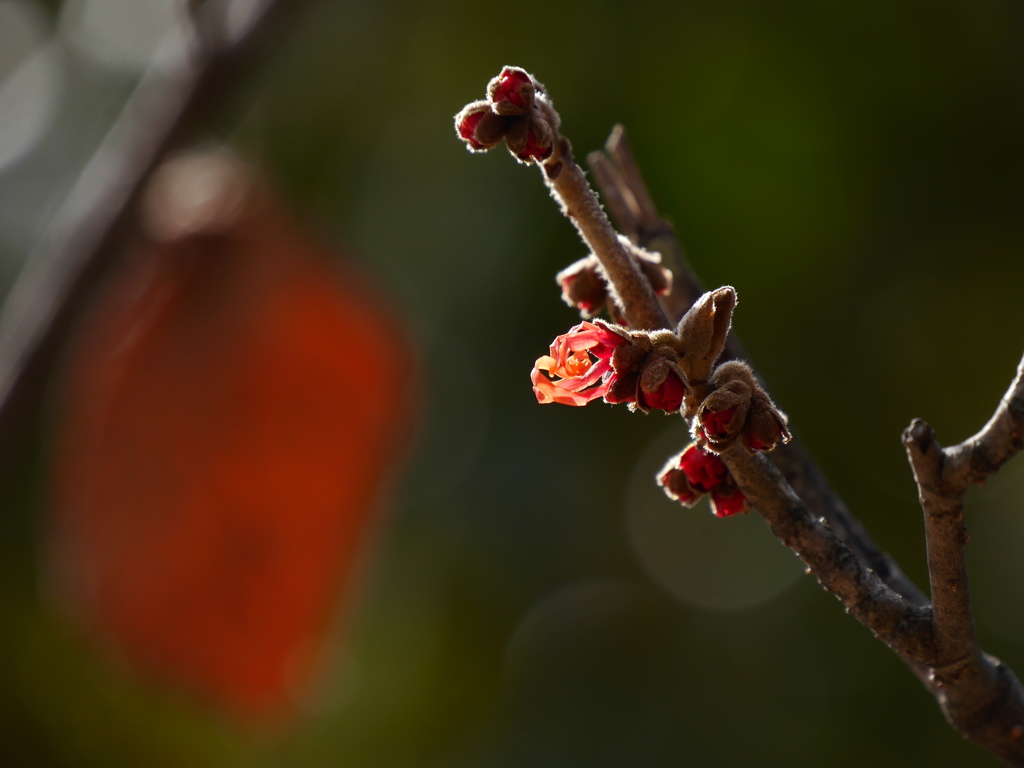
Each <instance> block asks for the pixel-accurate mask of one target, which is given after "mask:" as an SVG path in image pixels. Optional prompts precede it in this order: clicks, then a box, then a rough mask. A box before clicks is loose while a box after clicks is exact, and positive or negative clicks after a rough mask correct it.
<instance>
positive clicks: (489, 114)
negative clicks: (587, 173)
mask: <svg viewBox="0 0 1024 768" xmlns="http://www.w3.org/2000/svg"><path fill="white" fill-rule="evenodd" d="M558 124H559V118H558V113H557V112H555V110H554V107H552V106H551V102H550V101H548V98H547V96H545V94H544V86H543V85H541V84H540V83H539V82H537V80H536V79H534V78H533V76H532V75H530V74H529V73H528V72H527V71H526V70H525V69H520V68H519V67H505V68H504V69H502V70H501V73H500V74H499V75H498V76H497V77H495V78H494V79H493V80H491V81H490V82H489V83H488V84H487V98H486V99H483V100H481V101H474V102H472V103H470V104H467V105H466V106H465V107H463V109H462V111H461V112H459V114H457V115H456V116H455V131H456V132H457V133H458V134H459V138H461V139H462V140H463V141H465V142H466V146H467V148H468V149H469V150H470V151H471V152H486V151H487V150H488V149H490V148H491V147H494V146H496V145H497V144H498V143H500V142H501V140H502V139H504V140H505V144H506V145H507V146H508V150H509V152H511V153H512V156H513V157H515V158H516V159H517V160H519V161H520V162H523V163H530V162H540V161H543V160H547V159H548V158H549V157H551V153H552V152H553V151H554V147H555V141H556V137H557V135H558Z"/></svg>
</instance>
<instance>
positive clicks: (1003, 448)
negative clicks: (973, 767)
mask: <svg viewBox="0 0 1024 768" xmlns="http://www.w3.org/2000/svg"><path fill="white" fill-rule="evenodd" d="M1022 430H1024V360H1022V361H1021V363H1020V365H1019V366H1018V369H1017V376H1016V378H1015V379H1014V381H1013V383H1012V384H1011V385H1010V388H1009V390H1008V391H1007V393H1006V394H1005V395H1004V396H1003V399H1002V400H1001V401H1000V403H999V406H998V407H997V408H996V411H995V413H994V414H993V416H992V418H991V419H990V420H989V422H988V424H986V425H985V427H984V428H983V429H982V430H981V431H980V432H979V433H978V434H976V435H974V436H973V437H971V438H969V439H967V440H965V441H964V442H963V443H961V444H960V445H957V446H954V447H952V448H943V447H942V446H941V445H940V444H939V442H938V440H936V438H935V433H934V431H933V430H932V428H931V427H930V426H928V424H926V423H925V422H924V421H922V420H920V419H915V420H914V421H913V422H912V423H911V425H910V426H909V427H908V428H907V430H906V431H905V432H904V433H903V444H904V447H905V448H906V450H907V458H908V459H909V461H910V466H911V468H912V470H913V472H914V481H915V482H916V483H917V487H918V496H919V499H920V502H921V509H922V510H923V512H924V528H925V542H926V546H927V557H928V578H929V584H930V587H931V593H932V603H933V606H934V635H935V649H936V658H935V660H934V661H933V662H932V664H931V667H932V677H931V680H930V683H931V685H930V687H931V688H932V690H933V693H934V694H935V695H936V698H937V699H938V700H939V704H940V705H941V706H942V709H943V712H944V713H945V714H946V717H947V718H948V719H949V721H950V722H951V723H952V724H953V725H955V726H956V727H957V728H958V729H959V730H960V731H961V732H962V733H963V734H964V735H965V736H967V737H968V738H970V739H972V740H974V741H977V742H979V743H980V744H983V745H984V746H986V747H987V748H989V749H990V750H992V751H993V752H995V753H996V754H998V755H1000V756H1001V757H1003V759H1005V760H1007V761H1008V762H1010V763H1011V764H1012V765H1024V689H1022V687H1021V684H1020V682H1019V681H1018V680H1017V678H1016V676H1015V675H1014V674H1013V672H1012V671H1011V670H1010V669H1009V668H1007V667H1006V666H1005V665H1003V664H1002V663H1001V662H1000V661H999V660H998V659H996V658H994V657H992V656H989V655H987V654H985V653H984V652H982V650H981V648H979V647H978V642H977V638H976V636H975V630H974V616H973V613H972V611H971V598H970V590H969V588H968V581H967V560H966V555H965V548H966V544H967V541H968V536H967V530H966V529H965V527H964V497H965V495H966V493H967V489H968V488H969V487H970V486H971V485H974V484H980V483H981V482H983V481H984V480H985V479H986V478H987V477H989V476H990V475H992V474H994V473H995V472H996V471H998V470H999V468H1000V467H1001V466H1002V465H1003V464H1005V463H1006V462H1007V461H1009V459H1010V458H1012V457H1013V456H1014V455H1015V454H1016V453H1017V452H1018V451H1020V449H1021V432H1022Z"/></svg>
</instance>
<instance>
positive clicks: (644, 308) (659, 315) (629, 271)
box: [542, 136, 671, 331]
mask: <svg viewBox="0 0 1024 768" xmlns="http://www.w3.org/2000/svg"><path fill="white" fill-rule="evenodd" d="M555 141H556V147H557V150H556V151H555V152H554V154H552V156H551V157H550V158H549V159H548V160H546V161H545V162H544V164H543V166H542V168H543V171H544V179H545V181H546V182H547V185H548V188H549V189H550V190H551V194H552V196H553V197H554V198H555V199H556V200H557V201H558V202H559V204H560V205H561V208H562V212H563V213H564V214H565V215H566V216H567V217H568V218H569V220H570V221H572V223H573V225H574V226H575V227H576V229H577V231H578V232H579V233H580V237H582V238H583V242H584V243H586V244H587V245H588V246H589V247H590V250H591V251H592V252H593V253H594V255H595V256H597V258H598V260H599V261H600V262H601V266H602V267H603V268H604V271H605V275H606V276H607V278H608V282H609V286H610V287H611V289H612V291H613V294H614V295H615V296H616V300H617V301H618V302H619V305H620V306H621V307H622V309H623V314H624V315H625V318H626V321H627V322H628V323H629V326H630V327H631V328H633V329H635V330H651V331H655V330H660V329H662V328H669V327H671V322H670V320H669V318H668V315H666V314H665V311H664V309H662V306H661V303H660V302H659V301H658V297H657V295H656V294H655V293H654V290H653V289H652V288H651V283H650V281H649V280H648V279H647V278H646V277H644V275H643V273H642V272H641V271H640V267H639V265H638V264H637V263H636V260H635V259H634V258H633V256H632V255H631V254H630V253H629V251H628V250H627V248H626V245H624V244H623V243H622V241H621V240H619V236H618V233H617V232H616V231H615V228H614V227H613V226H612V223H611V222H610V221H609V220H608V216H607V215H606V214H605V212H604V209H603V208H602V207H601V204H600V203H599V202H598V200H597V194H596V193H595V192H594V190H593V189H591V187H590V184H589V183H588V182H587V177H586V176H585V175H584V173H583V169H582V168H580V167H579V165H577V163H576V161H575V159H574V158H573V156H572V146H571V145H570V144H569V140H568V139H566V138H564V137H558V136H556V139H555Z"/></svg>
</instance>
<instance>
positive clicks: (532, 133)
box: [516, 125, 553, 162]
mask: <svg viewBox="0 0 1024 768" xmlns="http://www.w3.org/2000/svg"><path fill="white" fill-rule="evenodd" d="M550 133H551V132H550V131H548V135H547V136H544V135H543V133H542V131H540V130H538V128H537V127H535V126H534V125H531V126H530V129H529V131H527V134H526V146H524V147H523V148H522V150H520V151H519V152H516V157H518V158H519V159H520V160H524V161H526V162H529V161H531V160H547V159H548V158H549V157H551V152H552V149H553V147H552V146H551V135H550Z"/></svg>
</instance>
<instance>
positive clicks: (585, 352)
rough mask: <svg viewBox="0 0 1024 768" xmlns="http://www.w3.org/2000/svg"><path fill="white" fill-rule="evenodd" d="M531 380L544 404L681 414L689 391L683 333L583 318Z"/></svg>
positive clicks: (538, 365)
mask: <svg viewBox="0 0 1024 768" xmlns="http://www.w3.org/2000/svg"><path fill="white" fill-rule="evenodd" d="M549 351H550V354H548V355H544V356H542V357H540V358H538V359H537V362H536V364H534V367H533V372H532V373H531V375H530V379H531V380H532V381H533V391H534V393H535V394H536V395H537V400H538V401H539V402H541V403H562V404H563V405H586V404H587V403H589V402H590V401H592V400H596V399H598V398H602V399H603V400H604V401H605V402H606V403H628V404H629V407H630V410H640V411H643V412H644V413H649V412H650V411H652V410H654V409H660V410H663V411H667V412H669V413H676V412H678V411H679V409H680V408H681V407H682V404H683V400H684V398H685V396H686V393H687V386H686V376H685V374H684V373H683V370H682V368H681V366H680V359H679V349H678V338H677V337H676V336H675V334H673V333H672V332H671V331H656V332H653V333H652V332H648V331H629V330H627V329H625V328H623V327H621V326H618V325H612V324H611V323H606V322H604V321H602V320H596V321H594V322H592V323H591V322H583V323H580V324H579V325H577V326H576V327H574V328H572V329H571V330H570V331H569V332H568V333H565V334H562V335H561V336H559V337H558V338H556V339H555V340H554V342H552V344H551V347H550V350H549Z"/></svg>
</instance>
